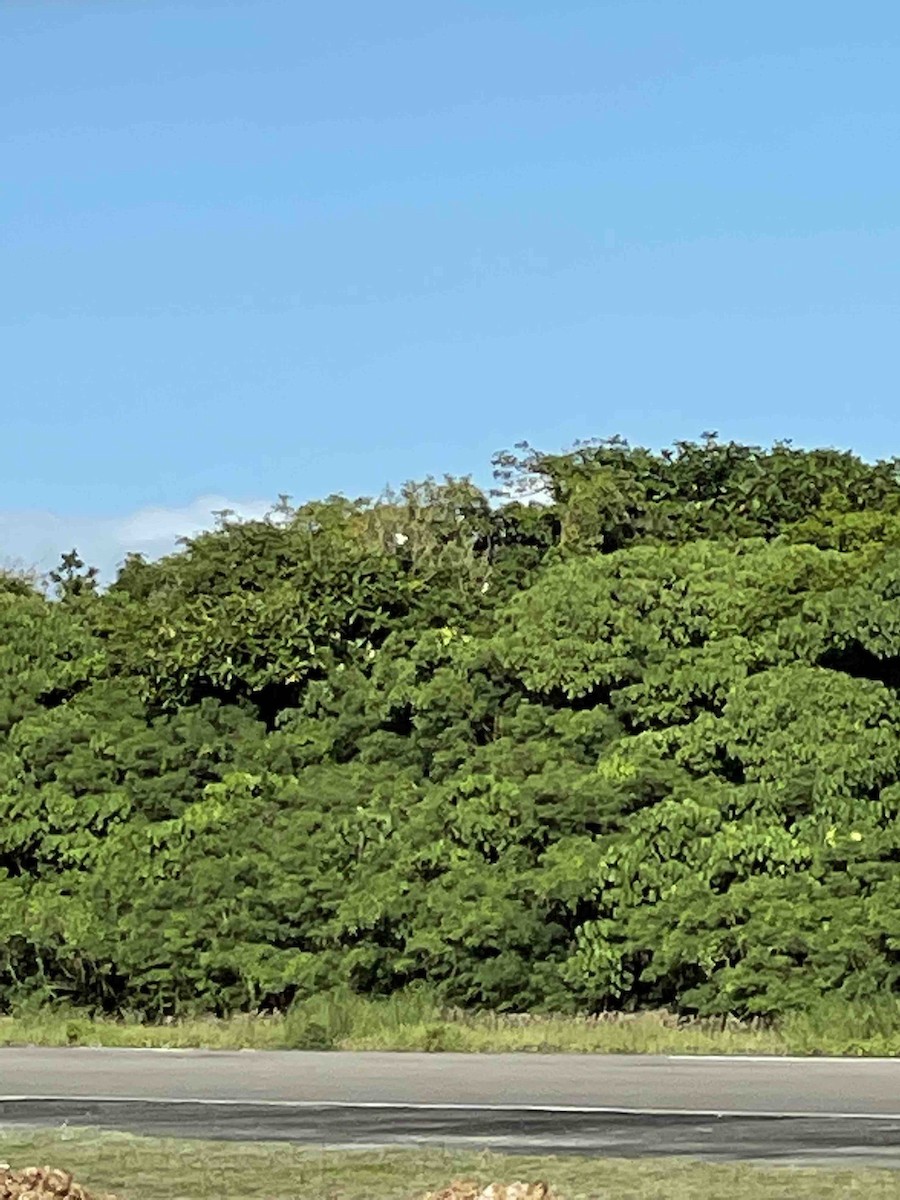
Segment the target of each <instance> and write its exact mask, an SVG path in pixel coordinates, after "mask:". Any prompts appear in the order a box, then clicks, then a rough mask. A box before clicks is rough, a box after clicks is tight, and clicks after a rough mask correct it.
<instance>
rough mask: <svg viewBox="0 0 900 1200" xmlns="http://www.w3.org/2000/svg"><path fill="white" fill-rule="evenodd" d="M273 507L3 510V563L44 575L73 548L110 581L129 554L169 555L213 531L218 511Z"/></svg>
mask: <svg viewBox="0 0 900 1200" xmlns="http://www.w3.org/2000/svg"><path fill="white" fill-rule="evenodd" d="M271 508H272V505H271V503H270V502H269V501H264V500H251V501H237V500H229V499H228V498H227V497H225V496H199V497H198V498H197V499H196V500H194V501H192V502H191V503H190V504H188V505H185V506H184V507H183V508H142V509H138V510H137V511H136V512H132V513H127V514H125V515H124V516H116V517H84V516H61V515H59V514H58V513H52V512H43V511H39V510H25V511H20V512H0V563H2V564H3V565H5V566H16V567H22V568H35V569H36V570H37V571H39V572H40V573H41V574H43V573H44V572H46V571H49V570H51V569H52V568H53V567H55V566H56V565H57V563H58V562H59V559H60V556H61V555H63V554H65V553H66V552H67V551H69V550H71V549H72V548H73V547H74V548H76V549H77V550H78V553H79V554H80V555H81V557H82V559H83V560H84V561H85V562H86V563H87V564H88V565H90V566H95V567H98V568H99V570H100V576H101V579H102V580H103V581H104V582H105V583H109V582H111V581H112V579H114V578H115V574H116V569H117V567H118V566H119V564H120V563H121V562H122V561H123V560H124V558H125V556H126V554H128V553H130V552H134V553H138V554H143V555H145V557H147V558H158V557H160V556H161V555H163V554H168V553H170V552H171V551H172V550H176V549H177V548H178V539H179V538H180V537H191V536H194V535H195V534H198V533H201V532H202V531H203V530H204V529H211V528H212V527H213V526H214V524H215V517H214V516H213V514H214V513H216V512H220V511H222V510H223V509H230V510H232V511H233V512H234V513H235V514H236V515H237V516H239V517H244V518H259V517H263V516H265V514H266V513H267V512H269V511H270V510H271Z"/></svg>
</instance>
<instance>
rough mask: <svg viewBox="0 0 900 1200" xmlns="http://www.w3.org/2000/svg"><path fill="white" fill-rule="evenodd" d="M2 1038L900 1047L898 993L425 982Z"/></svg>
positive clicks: (535, 1047) (58, 1023) (571, 1048)
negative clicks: (484, 1008) (604, 993)
mask: <svg viewBox="0 0 900 1200" xmlns="http://www.w3.org/2000/svg"><path fill="white" fill-rule="evenodd" d="M0 1045H7V1046H13V1045H19V1046H21V1045H33V1046H66V1045H75V1046H136V1047H172V1048H178V1047H183V1048H188V1047H195V1046H196V1047H202V1048H206V1049H221V1050H233V1049H258V1050H278V1049H295V1050H335V1049H340V1050H419V1051H423V1050H424V1051H435V1052H439V1051H458V1052H470V1053H481V1054H488V1053H499V1052H502V1051H532V1052H544V1053H567V1052H572V1053H582V1054H604V1053H605V1054H809V1055H816V1054H833V1055H883V1056H893V1055H898V1054H900V998H897V997H884V998H883V999H882V1000H880V1001H878V1002H877V1003H870V1004H862V1003H857V1004H849V1003H847V1002H846V1001H844V1000H841V1002H840V1003H838V1002H837V1001H829V1000H827V999H825V1000H823V1001H822V1002H821V1004H820V1005H819V1007H818V1008H816V1009H815V1010H813V1011H810V1012H804V1013H795V1014H792V1015H791V1016H789V1017H787V1018H785V1019H784V1020H782V1021H781V1022H779V1023H778V1024H771V1023H767V1022H764V1021H761V1020H755V1021H740V1020H737V1019H736V1018H734V1017H725V1018H703V1017H689V1018H684V1017H678V1016H675V1015H673V1014H672V1013H667V1012H646V1013H636V1014H625V1013H610V1014H600V1015H598V1016H581V1017H579V1016H553V1015H536V1014H512V1013H504V1014H497V1013H478V1012H463V1011H459V1010H448V1009H444V1008H441V1006H440V1005H438V1004H437V1003H436V1002H435V1001H434V1000H433V999H431V998H430V997H429V996H428V995H427V994H425V993H422V992H409V993H401V994H398V995H395V996H392V997H389V998H386V999H371V998H367V997H363V996H356V995H352V994H346V993H329V994H326V995H320V996H314V997H311V998H310V999H307V1000H305V1001H303V1002H302V1003H299V1004H295V1005H294V1006H293V1008H291V1010H290V1011H289V1012H288V1013H286V1014H280V1015H262V1014H239V1015H236V1016H232V1017H228V1018H225V1019H217V1018H215V1017H193V1018H188V1017H186V1018H183V1019H178V1020H171V1021H167V1022H162V1023H150V1022H146V1021H143V1020H141V1019H140V1018H139V1017H137V1016H126V1017H122V1018H117V1019H113V1018H109V1017H97V1016H91V1015H89V1014H86V1013H82V1012H78V1011H76V1010H74V1009H67V1008H64V1007H59V1006H54V1007H43V1008H35V1009H24V1010H22V1011H20V1012H17V1013H15V1014H12V1015H10V1016H5V1017H0Z"/></svg>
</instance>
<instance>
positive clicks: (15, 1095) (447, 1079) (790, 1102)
mask: <svg viewBox="0 0 900 1200" xmlns="http://www.w3.org/2000/svg"><path fill="white" fill-rule="evenodd" d="M62 1121H67V1122H68V1123H69V1124H70V1125H99V1126H102V1127H105V1128H118V1129H127V1130H134V1131H135V1132H144V1133H160V1134H181V1135H182V1136H195V1137H204V1136H206V1137H225V1138H254V1139H279V1140H289V1141H297V1142H304V1143H307V1144H315V1145H329V1146H349V1145H353V1146H363V1145H365V1146H374V1145H391V1144H397V1143H398V1142H402V1143H404V1144H409V1143H413V1142H415V1143H430V1144H435V1143H439V1144H441V1145H446V1146H450V1145H454V1146H464V1145H465V1146H478V1147H482V1146H486V1145H491V1146H495V1147H497V1148H502V1149H506V1150H528V1151H532V1152H536V1151H547V1150H553V1151H556V1152H563V1151H571V1152H577V1153H605V1154H629V1155H639V1154H676V1153H677V1154H694V1155H701V1156H705V1157H732V1158H742V1157H743V1158H767V1159H787V1160H790V1161H810V1162H811V1161H822V1160H824V1159H830V1160H832V1161H833V1160H834V1158H840V1159H841V1160H842V1161H857V1160H865V1161H871V1162H881V1163H889V1164H890V1165H893V1166H898V1167H900V1060H897V1061H890V1060H859V1059H857V1060H844V1061H835V1060H829V1059H811V1060H791V1059H735V1058H731V1059H708V1058H707V1059H702V1058H666V1057H640V1058H638V1057H631V1056H628V1057H625V1056H613V1055H610V1056H606V1055H593V1056H577V1055H531V1054H528V1055H525V1054H505V1055H489V1056H488V1055H485V1056H475V1055H472V1056H467V1055H456V1054H433V1055H428V1054H375V1053H371V1054H343V1053H328V1054H322V1053H301V1052H287V1053H282V1052H260V1053H253V1052H236V1053H226V1052H221V1051H209V1052H204V1051H167V1052H155V1051H135V1050H82V1049H69V1050H46V1049H0V1126H3V1125H6V1126H9V1125H11V1124H16V1125H21V1124H32V1125H34V1124H56V1125H58V1124H60V1123H61V1122H62Z"/></svg>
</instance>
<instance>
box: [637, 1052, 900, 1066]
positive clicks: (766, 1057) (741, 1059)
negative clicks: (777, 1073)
mask: <svg viewBox="0 0 900 1200" xmlns="http://www.w3.org/2000/svg"><path fill="white" fill-rule="evenodd" d="M637 1057H640V1056H637ZM666 1058H667V1059H668V1060H669V1061H670V1062H727V1063H767V1064H769V1065H770V1066H771V1065H772V1064H773V1063H802V1064H803V1065H804V1066H805V1067H809V1066H815V1065H816V1064H817V1063H831V1064H832V1065H834V1064H835V1063H840V1064H841V1065H842V1066H849V1067H856V1066H859V1067H866V1066H871V1064H872V1063H890V1064H891V1065H892V1066H895V1067H900V1056H898V1057H896V1058H886V1057H882V1058H866V1057H864V1056H863V1055H853V1056H850V1055H844V1056H838V1055H835V1056H829V1055H826V1054H810V1055H806V1056H804V1055H801V1054H667V1055H666Z"/></svg>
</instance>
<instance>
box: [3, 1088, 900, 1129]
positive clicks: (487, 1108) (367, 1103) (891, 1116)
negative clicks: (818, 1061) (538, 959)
mask: <svg viewBox="0 0 900 1200" xmlns="http://www.w3.org/2000/svg"><path fill="white" fill-rule="evenodd" d="M27 1103H32V1104H34V1103H43V1104H117V1105H118V1104H138V1105H139V1104H151V1105H156V1106H164V1105H171V1106H175V1105H189V1104H193V1105H197V1106H201V1107H204V1108H207V1107H209V1108H215V1107H220V1108H286V1109H300V1110H303V1109H322V1108H337V1109H345V1108H346V1109H375V1110H384V1109H387V1110H393V1111H395V1112H403V1111H415V1112H420V1111H421V1112H496V1113H504V1112H510V1113H532V1112H533V1113H572V1114H584V1115H591V1114H596V1115H598V1116H623V1117H626V1116H627V1117H717V1118H724V1117H742V1118H749V1117H770V1118H775V1119H780V1120H798V1121H818V1120H825V1121H897V1122H898V1123H900V1111H898V1112H893V1113H866V1112H830V1111H828V1112H815V1111H812V1112H797V1111H791V1110H778V1109H759V1108H756V1109H752V1108H751V1109H747V1108H716V1109H708V1108H627V1107H626V1108H623V1107H616V1106H612V1105H604V1106H599V1105H575V1104H474V1103H464V1104H460V1103H450V1102H448V1103H446V1104H440V1103H433V1102H427V1103H412V1102H403V1101H395V1100H234V1099H223V1098H221V1097H216V1098H210V1097H199V1096H198V1097H178V1098H175V1099H173V1098H172V1097H169V1096H28V1095H25V1096H2V1095H0V1104H27Z"/></svg>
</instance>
